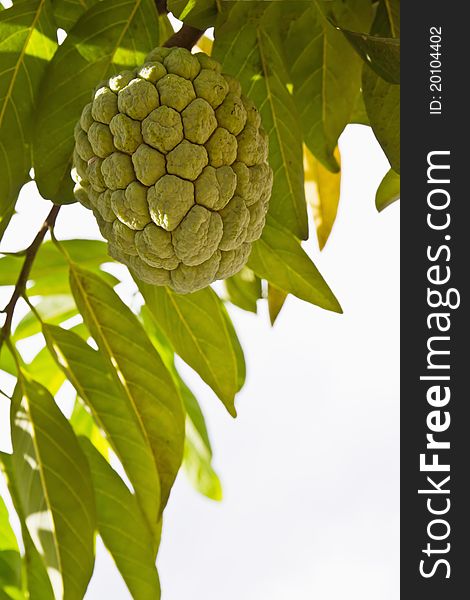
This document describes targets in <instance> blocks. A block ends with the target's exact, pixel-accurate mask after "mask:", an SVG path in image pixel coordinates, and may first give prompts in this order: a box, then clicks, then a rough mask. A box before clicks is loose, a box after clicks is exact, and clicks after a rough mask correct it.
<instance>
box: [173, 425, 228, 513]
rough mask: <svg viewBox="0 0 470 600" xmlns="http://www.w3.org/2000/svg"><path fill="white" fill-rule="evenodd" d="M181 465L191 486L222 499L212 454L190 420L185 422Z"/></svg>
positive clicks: (210, 496)
mask: <svg viewBox="0 0 470 600" xmlns="http://www.w3.org/2000/svg"><path fill="white" fill-rule="evenodd" d="M183 467H184V470H185V473H186V475H187V477H188V479H189V481H190V482H191V484H192V485H193V487H194V488H195V489H196V490H197V491H198V492H199V493H200V494H202V495H204V496H206V497H207V498H210V499H211V500H216V501H220V500H222V485H221V483H220V480H219V477H218V475H217V473H216V472H215V471H214V469H213V467H212V454H211V453H210V452H209V450H208V448H207V446H206V445H205V444H204V443H203V441H202V439H201V437H200V436H199V433H198V432H197V430H196V429H195V427H194V425H193V423H192V422H191V421H189V420H188V421H187V423H186V443H185V446H184V461H183Z"/></svg>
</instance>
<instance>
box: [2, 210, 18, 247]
mask: <svg viewBox="0 0 470 600" xmlns="http://www.w3.org/2000/svg"><path fill="white" fill-rule="evenodd" d="M14 214H15V203H14V202H13V204H11V205H10V207H9V208H6V209H3V208H2V209H1V211H0V241H1V240H2V238H3V234H4V233H5V231H6V230H7V227H8V225H9V224H10V221H11V219H12V217H13V216H14Z"/></svg>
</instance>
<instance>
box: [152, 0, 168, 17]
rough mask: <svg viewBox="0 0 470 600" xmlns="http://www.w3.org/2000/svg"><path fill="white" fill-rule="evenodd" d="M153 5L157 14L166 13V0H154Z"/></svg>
mask: <svg viewBox="0 0 470 600" xmlns="http://www.w3.org/2000/svg"><path fill="white" fill-rule="evenodd" d="M155 6H156V7H157V11H158V14H159V15H166V14H167V13H168V8H167V5H166V0H155Z"/></svg>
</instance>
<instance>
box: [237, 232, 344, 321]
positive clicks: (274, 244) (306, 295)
mask: <svg viewBox="0 0 470 600" xmlns="http://www.w3.org/2000/svg"><path fill="white" fill-rule="evenodd" d="M248 266H249V267H250V268H251V269H253V271H254V272H255V273H256V274H257V275H258V277H261V278H263V279H267V280H268V281H269V282H270V283H272V284H273V285H275V286H276V287H278V288H280V289H281V290H284V291H285V292H288V293H290V294H293V295H294V296H297V297H298V298H300V299H302V300H305V301H306V302H310V303H312V304H316V305H317V306H320V307H321V308H324V309H326V310H331V311H333V312H338V313H341V312H342V309H341V306H340V305H339V303H338V300H337V299H336V298H335V296H334V295H333V292H332V291H331V290H330V288H329V287H328V285H327V283H326V282H325V280H324V279H323V277H322V276H321V274H320V272H319V271H318V269H317V268H316V267H315V265H314V264H313V262H312V261H311V260H310V258H309V257H308V255H307V254H306V253H305V252H304V250H303V249H302V247H301V245H300V243H299V242H298V240H296V239H295V237H294V236H292V235H291V234H290V233H289V232H288V231H286V230H284V229H280V228H278V227H277V226H276V224H273V223H272V222H269V221H268V222H267V223H266V226H265V228H264V231H263V235H262V236H261V238H260V239H259V240H258V241H257V242H255V243H254V244H253V250H252V251H251V255H250V258H249V260H248Z"/></svg>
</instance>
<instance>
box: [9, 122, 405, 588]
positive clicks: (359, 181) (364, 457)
mask: <svg viewBox="0 0 470 600" xmlns="http://www.w3.org/2000/svg"><path fill="white" fill-rule="evenodd" d="M341 150H342V156H343V191H342V197H341V204H340V210H339V214H338V219H337V223H336V225H335V228H334V231H333V234H332V236H331V238H330V240H329V242H328V244H327V246H326V248H325V250H324V251H323V252H322V253H321V254H320V253H319V252H318V249H317V245H316V242H315V238H314V235H313V234H312V239H311V240H310V241H308V242H307V243H306V245H305V247H306V249H307V251H308V252H309V253H310V254H311V256H312V257H313V259H314V261H315V263H316V264H317V266H318V267H319V268H320V270H321V272H322V273H323V275H324V276H325V278H326V279H327V281H328V282H329V284H330V286H331V287H332V289H333V291H334V292H335V293H336V295H337V297H338V298H339V300H340V302H341V304H342V306H343V309H344V312H345V314H344V315H342V316H340V315H335V314H331V313H327V312H325V311H322V310H320V309H318V308H316V307H313V306H311V305H308V304H306V303H304V302H302V301H300V300H297V299H295V298H289V299H288V301H287V303H286V306H285V307H284V309H283V311H282V313H281V315H280V317H279V319H278V322H277V323H276V325H275V327H274V328H273V329H271V327H270V326H269V324H268V317H267V311H266V307H265V304H264V303H262V304H261V303H260V310H259V315H258V316H257V317H256V316H254V315H251V314H248V313H245V312H243V311H241V310H238V309H236V308H233V309H232V310H231V311H230V312H231V315H232V318H233V320H234V323H235V326H236V329H237V331H238V333H239V336H240V339H241V341H242V344H243V346H244V349H245V354H246V359H247V365H248V378H247V383H246V385H245V387H244V389H243V390H242V392H241V393H240V394H239V397H238V400H237V408H238V412H239V417H238V418H237V419H236V420H233V419H232V418H231V417H229V416H228V414H227V413H226V412H225V410H224V409H223V408H222V407H221V404H220V402H219V401H218V400H217V398H215V396H214V395H213V393H212V392H211V391H210V390H209V389H208V388H207V386H205V385H204V384H203V383H202V382H201V381H200V380H199V379H198V377H197V376H196V375H195V374H194V373H192V372H191V371H190V369H188V368H186V369H184V374H185V375H186V376H187V377H186V378H187V381H188V383H189V384H190V386H191V387H192V388H193V390H194V391H195V392H196V394H197V396H198V398H199V400H200V401H201V404H202V406H203V408H204V410H205V413H206V417H207V421H208V425H209V429H210V432H211V434H212V440H213V445H214V453H215V465H216V467H217V469H218V471H219V474H220V476H221V479H222V482H223V486H224V494H225V498H224V501H223V502H222V503H221V504H216V503H214V502H211V501H209V500H206V499H205V498H203V497H201V496H199V495H198V494H197V493H196V492H194V491H193V490H192V488H190V487H189V485H188V483H187V481H186V480H185V478H184V475H181V476H180V477H179V478H178V480H177V483H176V485H175V488H174V491H173V494H172V497H171V500H170V504H169V507H168V509H167V512H166V523H165V529H164V537H163V542H162V547H161V551H160V555H159V559H158V564H159V569H160V577H161V580H162V588H163V596H162V597H163V599H164V600H313V599H314V598H317V599H318V600H344V599H345V598H348V600H377V599H378V598H380V600H397V599H398V597H399V571H398V569H399V557H398V553H399V521H398V519H399V513H398V510H399V473H398V466H399V462H398V461H399V431H398V427H399V392H398V390H399V347H398V345H399V337H398V336H399V207H398V205H397V204H395V205H393V206H392V207H390V208H389V209H387V210H386V211H385V212H384V213H382V214H380V215H379V214H377V212H376V210H375V207H374V194H375V189H376V187H377V185H378V183H379V182H380V180H381V178H382V176H383V175H384V173H385V172H386V170H387V162H386V160H385V157H384V156H383V154H382V152H381V150H380V148H379V147H378V145H377V143H376V142H375V140H374V138H373V136H372V134H371V133H370V131H369V130H368V129H367V128H365V127H361V126H350V127H348V129H347V131H346V132H345V134H343V136H342V138H341ZM20 207H21V214H20V216H19V217H17V218H16V228H15V235H14V236H13V235H10V236H9V237H7V239H6V240H5V245H4V246H3V247H4V248H7V247H8V248H9V249H14V248H19V247H22V246H25V245H26V243H27V241H28V239H30V238H31V235H32V233H33V232H34V231H35V230H37V227H38V226H39V224H40V222H41V220H42V218H43V217H44V216H45V214H46V213H47V212H48V206H47V204H46V203H45V202H43V201H41V200H40V199H39V198H37V195H36V193H35V191H34V186H33V185H31V186H29V188H28V190H27V191H26V192H25V193H24V194H23V196H22V201H21V205H20ZM57 234H58V237H64V238H65V237H80V236H85V237H95V236H97V235H98V234H97V229H96V226H95V224H94V223H93V220H92V218H90V214H89V212H88V211H86V210H85V209H84V208H82V207H79V206H76V205H75V206H71V207H67V208H65V209H63V211H61V215H60V218H59V221H58V226H57ZM4 297H5V296H1V297H0V304H3V302H4ZM3 385H6V382H5V381H2V380H1V377H0V386H3ZM7 424H8V406H7V402H6V401H5V400H4V399H3V398H0V447H1V449H8V448H9V435H8V430H7ZM103 598H112V600H128V599H130V595H129V593H128V592H127V589H126V587H125V585H124V584H123V583H122V580H121V579H120V576H119V574H118V573H117V571H116V570H115V568H114V565H113V564H112V561H111V559H110V558H109V557H108V556H107V555H106V553H105V552H103V551H102V550H101V547H99V551H98V559H97V565H96V571H95V575H94V578H93V580H92V582H91V584H90V586H89V590H88V593H87V595H86V600H102V599H103Z"/></svg>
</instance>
